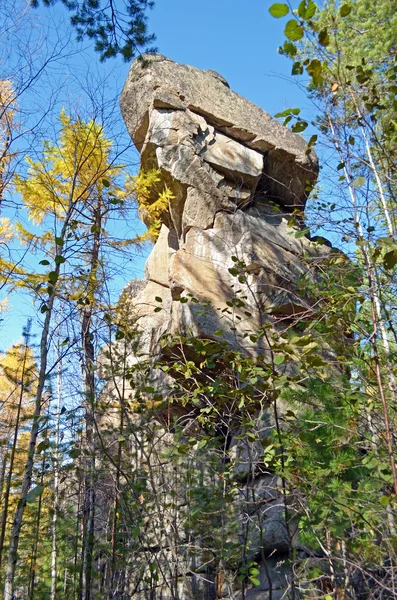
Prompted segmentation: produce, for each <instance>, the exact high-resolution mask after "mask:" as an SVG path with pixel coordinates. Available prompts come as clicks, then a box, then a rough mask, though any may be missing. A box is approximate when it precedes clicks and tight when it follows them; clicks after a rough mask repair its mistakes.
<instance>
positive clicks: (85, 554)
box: [79, 206, 102, 600]
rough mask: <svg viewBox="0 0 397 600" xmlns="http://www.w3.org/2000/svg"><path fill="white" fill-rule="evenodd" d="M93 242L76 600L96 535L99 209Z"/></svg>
mask: <svg viewBox="0 0 397 600" xmlns="http://www.w3.org/2000/svg"><path fill="white" fill-rule="evenodd" d="M93 225H94V227H93V231H94V239H93V245H92V250H91V257H90V267H89V273H88V286H87V300H88V302H87V304H86V305H85V308H84V309H83V311H82V321H81V338H82V346H83V359H84V388H85V390H84V391H85V404H86V406H85V414H86V444H87V453H88V469H87V473H86V478H85V494H84V509H83V532H84V534H83V551H82V561H81V579H80V590H79V600H91V584H92V581H91V580H92V566H93V549H94V532H95V422H94V419H95V396H96V388H95V371H94V365H95V348H94V343H93V332H92V316H93V307H94V299H95V293H96V291H97V271H98V261H99V250H100V241H101V226H102V215H101V211H100V206H99V207H98V208H97V209H96V210H94V219H93Z"/></svg>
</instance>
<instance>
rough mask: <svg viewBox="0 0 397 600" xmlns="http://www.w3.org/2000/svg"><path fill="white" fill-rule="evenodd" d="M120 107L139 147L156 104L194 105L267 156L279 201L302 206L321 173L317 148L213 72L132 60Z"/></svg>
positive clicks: (157, 59)
mask: <svg viewBox="0 0 397 600" xmlns="http://www.w3.org/2000/svg"><path fill="white" fill-rule="evenodd" d="M121 109H122V114H123V116H124V119H125V122H126V124H127V127H128V130H129V132H130V134H131V136H132V138H133V140H134V142H135V144H136V145H137V147H138V149H139V150H141V149H142V147H143V146H144V144H145V143H146V138H147V132H148V129H149V128H150V123H151V119H152V115H151V113H152V111H153V109H167V110H170V109H171V110H172V111H187V110H189V111H191V112H193V113H196V114H197V115H200V116H201V117H204V119H205V121H206V122H207V124H209V125H210V126H212V127H213V128H215V129H216V130H217V131H218V132H219V133H222V134H224V135H225V136H227V137H228V138H230V139H232V140H235V141H236V142H240V143H241V144H242V145H244V146H245V147H247V148H251V149H252V150H256V151H258V152H260V153H262V154H263V155H264V156H265V157H266V160H265V170H264V174H265V176H266V178H267V187H268V193H269V195H270V196H272V197H274V198H275V199H277V201H278V202H280V204H283V205H286V206H289V207H292V206H303V205H304V202H305V198H306V195H307V193H306V191H305V188H306V187H307V185H306V181H307V180H309V181H314V180H315V178H316V174H317V171H318V164H317V158H316V156H315V154H314V152H311V153H310V155H306V149H307V145H306V142H305V141H304V139H303V138H302V137H301V136H299V135H297V134H294V133H292V132H291V131H290V130H289V129H287V128H286V127H283V126H282V125H281V124H280V123H279V122H278V121H276V120H275V119H273V118H272V117H271V116H270V115H269V114H267V113H266V112H265V111H264V110H262V109H261V108H260V107H258V106H256V105H255V104H253V103H252V102H249V101H248V100H246V99H245V98H243V97H241V96H239V95H238V94H237V93H236V92H233V91H232V90H230V89H229V87H227V85H225V81H224V80H223V78H222V77H220V76H219V75H218V74H216V75H214V74H213V72H210V71H200V70H199V69H196V68H195V67H191V66H188V65H181V64H178V63H175V62H173V61H172V60H170V59H168V58H166V57H164V56H162V55H159V54H153V55H146V56H144V57H143V58H142V59H137V60H135V61H134V62H133V63H132V66H131V69H130V72H129V75H128V79H127V81H126V83H125V86H124V89H123V93H122V96H121Z"/></svg>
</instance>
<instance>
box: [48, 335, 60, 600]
mask: <svg viewBox="0 0 397 600" xmlns="http://www.w3.org/2000/svg"><path fill="white" fill-rule="evenodd" d="M59 356H60V352H59V347H58V360H59ZM57 379H58V381H57V388H58V389H57V408H56V411H57V412H56V425H55V452H54V460H55V464H54V506H53V510H54V512H53V515H52V527H51V537H52V540H51V595H50V598H51V600H56V593H57V518H58V504H59V499H58V494H59V489H58V488H59V439H60V438H59V435H60V419H61V396H62V361H61V360H59V363H58V377H57Z"/></svg>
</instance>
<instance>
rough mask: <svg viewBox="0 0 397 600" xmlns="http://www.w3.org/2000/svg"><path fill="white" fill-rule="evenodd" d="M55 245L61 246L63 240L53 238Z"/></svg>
mask: <svg viewBox="0 0 397 600" xmlns="http://www.w3.org/2000/svg"><path fill="white" fill-rule="evenodd" d="M55 243H56V245H57V246H61V247H62V246H63V239H62V238H61V237H56V238H55Z"/></svg>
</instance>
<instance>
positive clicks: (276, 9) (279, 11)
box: [269, 4, 289, 19]
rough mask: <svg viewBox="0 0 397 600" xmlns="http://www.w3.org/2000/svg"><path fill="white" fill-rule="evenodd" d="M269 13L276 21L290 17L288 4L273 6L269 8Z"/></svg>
mask: <svg viewBox="0 0 397 600" xmlns="http://www.w3.org/2000/svg"><path fill="white" fill-rule="evenodd" d="M269 13H270V14H271V15H272V17H274V18H275V19H280V18H281V17H285V15H288V13H289V8H288V6H287V5H286V4H272V6H271V7H270V8H269Z"/></svg>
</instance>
